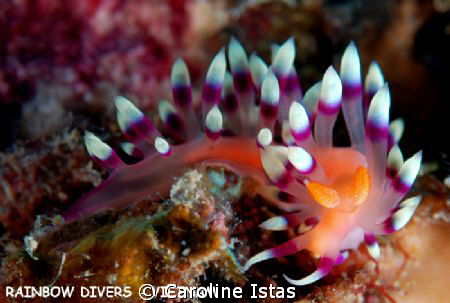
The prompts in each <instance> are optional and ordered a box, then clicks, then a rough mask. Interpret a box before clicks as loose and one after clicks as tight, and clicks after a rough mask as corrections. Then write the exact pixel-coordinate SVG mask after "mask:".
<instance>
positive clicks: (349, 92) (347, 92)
mask: <svg viewBox="0 0 450 303" xmlns="http://www.w3.org/2000/svg"><path fill="white" fill-rule="evenodd" d="M360 96H362V85H361V84H360V83H359V84H348V83H345V82H344V83H342V100H344V101H358V100H359V99H358V98H357V97H360Z"/></svg>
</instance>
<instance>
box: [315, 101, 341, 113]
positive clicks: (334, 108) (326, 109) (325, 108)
mask: <svg viewBox="0 0 450 303" xmlns="http://www.w3.org/2000/svg"><path fill="white" fill-rule="evenodd" d="M318 109H319V112H320V113H321V114H325V115H330V116H331V115H336V114H337V113H338V112H339V110H340V109H341V102H340V101H339V102H338V103H336V104H335V105H329V104H326V103H325V102H324V101H322V100H319V106H318Z"/></svg>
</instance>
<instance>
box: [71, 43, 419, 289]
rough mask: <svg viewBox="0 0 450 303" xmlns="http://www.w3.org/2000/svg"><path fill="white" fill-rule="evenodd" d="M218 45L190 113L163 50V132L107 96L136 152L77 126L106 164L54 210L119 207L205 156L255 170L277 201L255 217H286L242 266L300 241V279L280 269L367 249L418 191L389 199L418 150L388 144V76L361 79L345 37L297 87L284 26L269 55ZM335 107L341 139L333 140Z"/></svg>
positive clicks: (185, 77)
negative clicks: (94, 182) (272, 238)
mask: <svg viewBox="0 0 450 303" xmlns="http://www.w3.org/2000/svg"><path fill="white" fill-rule="evenodd" d="M227 51H228V52H226V50H225V49H221V50H220V51H219V52H218V53H217V55H216V56H215V57H214V59H213V61H212V63H211V65H210V67H209V69H208V72H207V73H206V79H205V84H204V86H203V89H202V93H201V100H200V101H201V111H200V112H201V118H200V119H198V118H197V112H196V111H195V108H194V103H195V102H193V100H192V88H191V81H190V77H189V72H188V68H187V66H186V64H185V63H184V62H183V60H182V59H177V60H176V61H175V63H174V65H173V68H172V75H171V84H172V96H173V102H169V101H162V102H161V103H160V106H159V108H158V113H159V118H160V120H161V122H162V123H161V125H162V127H163V128H164V129H163V133H164V134H165V135H167V136H168V137H167V138H164V137H163V136H162V135H161V133H160V131H159V130H158V129H157V128H156V127H155V126H154V124H153V123H152V122H151V121H150V120H149V119H148V118H147V117H146V116H145V115H144V114H143V113H142V112H141V111H139V110H138V109H137V107H136V106H134V105H133V104H132V103H131V102H130V101H128V100H127V99H125V98H123V97H117V98H116V100H115V104H116V107H117V120H118V124H119V127H120V129H121V130H122V132H123V133H124V134H125V136H126V138H127V139H128V140H129V141H130V142H126V143H124V144H123V145H122V147H123V149H124V151H125V152H126V153H128V154H130V155H133V156H138V157H141V158H143V159H142V161H140V162H138V163H136V164H132V165H128V164H125V163H123V162H122V161H121V160H120V158H119V157H118V156H117V155H116V153H115V152H114V150H113V149H111V148H110V147H109V146H107V145H106V144H105V143H103V142H102V141H101V140H100V139H98V138H97V137H95V136H94V135H93V134H91V133H89V132H87V133H86V146H87V149H88V152H89V154H90V155H91V157H92V158H94V159H95V160H96V161H97V162H99V163H100V164H102V165H104V166H105V167H107V168H108V169H110V170H111V174H110V176H109V178H108V179H107V180H105V181H104V182H103V183H102V184H101V185H100V186H99V187H98V188H97V189H95V190H94V191H92V192H91V193H89V194H88V195H86V196H85V197H83V198H82V199H81V200H80V201H79V202H78V203H76V204H75V205H74V206H73V207H72V208H71V209H69V210H68V211H67V212H66V213H65V214H64V217H65V219H66V221H71V220H76V219H79V218H81V217H84V216H87V215H90V214H92V213H95V212H98V211H99V210H101V209H105V208H112V207H123V206H126V205H129V204H130V203H133V202H134V201H136V200H138V199H139V198H142V197H143V196H148V195H151V194H155V193H159V194H161V195H164V194H165V193H166V192H167V189H168V187H169V186H170V184H171V180H172V178H173V177H174V176H176V175H177V174H178V173H179V172H180V170H182V169H183V168H184V167H186V166H189V165H194V164H197V163H205V162H206V163H214V164H219V165H224V166H226V167H228V168H230V169H232V170H234V171H235V172H236V173H238V174H241V175H249V176H251V177H254V178H256V179H257V180H259V181H260V185H259V187H257V189H256V192H257V193H258V194H259V195H261V196H263V197H264V198H266V200H268V201H270V202H271V203H273V204H274V205H275V206H277V207H278V208H280V209H281V210H282V211H284V212H286V214H284V215H281V216H276V217H273V218H270V219H268V220H267V221H265V222H263V223H261V225H260V227H261V228H264V229H268V230H274V231H279V230H286V229H288V228H294V229H295V230H296V231H297V233H298V235H297V236H296V237H294V238H293V239H291V240H289V241H287V242H285V243H283V244H281V245H279V246H277V247H274V248H270V249H267V250H265V251H263V252H260V253H258V254H257V255H255V256H253V257H252V258H250V259H249V260H248V261H247V263H246V264H245V266H244V269H248V268H250V267H251V266H252V265H254V264H255V263H257V262H260V261H263V260H266V259H269V258H276V257H280V256H284V255H288V254H294V253H296V252H297V251H300V250H303V249H307V250H309V251H311V252H312V253H313V254H314V255H317V256H320V261H319V263H318V269H317V270H316V271H315V272H313V273H312V274H310V275H309V276H307V277H304V278H303V279H300V280H293V279H291V278H288V277H286V279H287V281H289V282H290V283H292V284H295V285H305V284H310V283H313V282H314V281H316V280H318V279H320V278H322V277H323V276H325V275H326V274H328V273H329V271H330V270H331V268H332V267H333V265H334V264H339V263H341V262H343V260H345V258H346V256H347V255H348V250H350V249H355V248H357V247H358V246H359V244H361V243H362V242H365V243H366V244H367V247H368V250H369V252H370V254H371V255H372V256H373V257H374V258H378V257H379V254H380V249H379V247H378V244H377V241H376V235H380V234H388V233H392V232H394V231H396V230H399V229H400V228H402V227H403V226H404V225H405V224H406V223H407V222H408V220H409V219H410V218H411V216H412V215H413V213H414V211H415V209H416V208H417V206H418V204H419V202H420V197H413V198H410V199H407V200H404V201H402V202H400V201H401V200H402V199H403V197H404V196H405V194H406V193H407V192H408V191H409V189H410V188H411V186H412V184H413V182H414V180H415V178H416V176H417V174H418V172H419V168H420V163H421V157H422V154H421V152H418V153H417V154H415V155H414V156H412V157H411V158H410V159H408V160H406V161H404V160H403V156H402V153H401V151H400V149H399V147H398V141H399V140H400V138H401V135H402V132H403V121H402V120H396V121H393V122H392V123H391V124H389V108H390V102H391V101H390V94H389V88H388V86H387V84H385V83H384V79H383V75H382V73H381V69H380V68H379V66H378V65H377V64H376V63H372V64H371V66H370V68H369V72H368V74H367V76H366V79H365V85H364V87H363V85H362V79H361V69H360V62H359V55H358V50H357V48H356V46H355V44H354V43H353V42H352V43H350V45H349V46H348V47H347V49H346V51H345V52H344V55H343V57H342V62H341V68H340V74H338V72H337V71H336V70H335V69H334V68H333V67H332V66H330V67H329V68H328V69H327V70H326V71H325V74H324V76H323V79H322V80H321V81H320V82H318V83H316V84H315V85H313V86H312V87H311V88H310V89H309V90H308V91H306V93H305V95H304V97H303V96H302V90H301V87H300V83H299V78H298V75H297V73H296V71H295V68H294V66H293V62H294V57H295V43H294V40H293V39H292V38H291V39H288V40H287V41H286V42H285V43H284V44H282V45H281V46H277V45H274V46H273V47H272V58H273V60H272V61H273V62H272V64H271V65H270V66H268V65H266V63H265V62H264V61H263V60H262V59H261V58H260V57H259V56H257V55H256V54H255V53H253V54H252V55H251V56H250V57H249V58H248V57H247V54H246V52H245V49H244V48H243V47H242V45H241V44H240V43H239V42H238V41H237V40H236V39H234V38H232V39H231V41H230V44H229V47H228V50H227ZM227 55H228V62H229V70H227V60H226V56H227ZM363 99H364V104H363ZM257 100H259V101H260V102H259V104H258V102H257ZM341 108H342V113H343V116H344V119H345V122H346V125H347V128H348V131H349V137H350V140H351V146H350V147H334V146H333V127H334V124H335V121H336V118H337V116H338V114H339V112H340V110H341ZM198 120H201V123H200V124H199V123H198Z"/></svg>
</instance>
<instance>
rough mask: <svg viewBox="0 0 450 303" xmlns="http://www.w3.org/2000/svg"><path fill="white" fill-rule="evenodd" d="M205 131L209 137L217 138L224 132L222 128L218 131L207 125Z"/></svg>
mask: <svg viewBox="0 0 450 303" xmlns="http://www.w3.org/2000/svg"><path fill="white" fill-rule="evenodd" d="M205 133H206V135H207V136H208V138H209V139H211V140H217V139H219V138H220V136H221V134H222V130H220V131H218V132H213V131H211V130H210V129H209V128H207V127H205Z"/></svg>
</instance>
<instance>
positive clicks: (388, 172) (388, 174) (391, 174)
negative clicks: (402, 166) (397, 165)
mask: <svg viewBox="0 0 450 303" xmlns="http://www.w3.org/2000/svg"><path fill="white" fill-rule="evenodd" d="M397 173H398V169H394V168H390V167H386V177H388V178H389V179H394V178H395V176H396V175H397Z"/></svg>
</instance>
